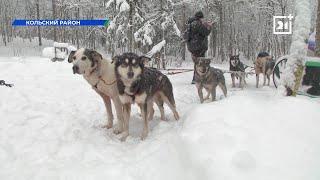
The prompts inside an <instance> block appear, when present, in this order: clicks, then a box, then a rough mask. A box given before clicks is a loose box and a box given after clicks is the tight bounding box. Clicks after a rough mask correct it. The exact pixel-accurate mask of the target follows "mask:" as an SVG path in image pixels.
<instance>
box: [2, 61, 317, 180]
mask: <svg viewBox="0 0 320 180" xmlns="http://www.w3.org/2000/svg"><path fill="white" fill-rule="evenodd" d="M223 67H224V68H225V66H223ZM191 77H192V72H188V73H182V74H177V75H173V76H170V79H171V81H172V83H173V87H174V94H175V99H176V103H177V108H178V111H179V113H180V115H181V117H182V118H181V120H180V121H178V122H176V121H175V120H174V118H173V115H172V114H171V111H170V110H169V109H168V108H167V107H166V118H167V119H168V120H169V121H160V115H159V112H158V110H157V111H156V114H155V118H154V120H152V121H151V123H150V126H151V128H150V133H149V136H148V138H147V139H146V140H145V141H141V140H140V138H139V136H140V133H141V129H142V120H141V118H140V116H139V113H138V108H137V107H136V106H135V107H134V108H133V111H132V118H131V120H130V136H129V138H128V139H127V141H126V142H120V141H119V136H116V135H114V134H113V133H112V130H106V129H103V128H101V126H102V125H104V123H106V116H105V108H104V105H103V102H102V100H101V99H100V97H99V96H98V95H97V94H96V93H95V92H94V91H93V90H92V89H91V87H90V86H89V85H88V84H87V82H86V81H85V80H84V79H83V78H82V76H79V75H73V74H72V70H71V65H70V64H67V63H66V62H62V63H52V62H50V60H49V59H47V58H40V57H28V58H2V57H1V58H0V79H4V80H6V81H7V82H10V83H14V84H15V86H14V87H13V88H7V87H0V99H1V100H0V179H6V180H9V179H12V180H19V179H39V180H43V179H54V180H56V179H77V180H78V179H121V180H135V179H139V180H150V179H155V180H158V179H159V180H160V179H161V180H163V179H169V180H177V179H183V180H199V179H202V180H211V179H219V180H221V179H225V180H242V179H243V180H256V179H260V180H270V179H290V180H301V179H308V180H318V179H319V178H320V173H319V171H318V167H319V166H320V157H319V154H320V133H319V130H318V129H319V126H320V121H319V117H320V111H319V107H320V106H319V105H320V102H319V100H317V99H309V98H307V97H297V98H291V97H283V96H282V95H281V94H280V93H278V92H277V91H276V90H275V89H274V87H262V88H259V89H256V88H255V87H254V85H255V78H254V76H250V77H249V79H248V85H247V87H246V88H245V89H244V90H240V89H237V88H234V89H233V88H230V84H231V80H230V76H229V75H228V74H225V77H226V82H227V86H228V90H229V91H228V93H229V95H228V97H227V98H224V97H223V95H222V92H221V91H220V89H219V90H218V95H217V97H218V98H217V99H218V101H216V102H213V103H205V104H199V99H198V95H197V91H196V87H195V86H194V85H191V84H190V81H191Z"/></svg>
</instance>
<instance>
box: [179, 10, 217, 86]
mask: <svg viewBox="0 0 320 180" xmlns="http://www.w3.org/2000/svg"><path fill="white" fill-rule="evenodd" d="M203 18H204V16H203V13H202V12H201V11H198V12H197V13H196V14H195V15H194V17H191V18H189V20H188V22H187V24H188V27H187V30H186V32H185V33H184V39H185V41H186V43H187V48H188V50H189V51H190V53H191V54H192V61H193V62H194V64H196V61H197V58H198V57H204V56H205V54H206V52H207V50H208V36H209V34H210V32H211V28H212V25H213V23H212V22H206V21H204V19H203ZM194 68H195V65H194ZM194 73H195V69H194ZM194 83H195V81H194V74H193V79H192V84H194Z"/></svg>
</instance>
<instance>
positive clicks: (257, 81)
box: [256, 74, 259, 88]
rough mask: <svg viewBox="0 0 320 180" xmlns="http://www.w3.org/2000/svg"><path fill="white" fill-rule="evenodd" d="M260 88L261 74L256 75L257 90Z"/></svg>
mask: <svg viewBox="0 0 320 180" xmlns="http://www.w3.org/2000/svg"><path fill="white" fill-rule="evenodd" d="M258 87H259V74H256V88H258Z"/></svg>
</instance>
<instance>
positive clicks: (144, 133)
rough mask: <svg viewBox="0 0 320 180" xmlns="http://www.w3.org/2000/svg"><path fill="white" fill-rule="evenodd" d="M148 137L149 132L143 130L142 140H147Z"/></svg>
mask: <svg viewBox="0 0 320 180" xmlns="http://www.w3.org/2000/svg"><path fill="white" fill-rule="evenodd" d="M147 136H148V130H143V132H142V134H141V140H142V141H143V140H145V139H146V138H147Z"/></svg>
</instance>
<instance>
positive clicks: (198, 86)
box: [197, 85, 204, 103]
mask: <svg viewBox="0 0 320 180" xmlns="http://www.w3.org/2000/svg"><path fill="white" fill-rule="evenodd" d="M197 89H198V95H199V98H200V103H203V101H204V100H203V92H202V89H203V87H202V86H201V85H197Z"/></svg>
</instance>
